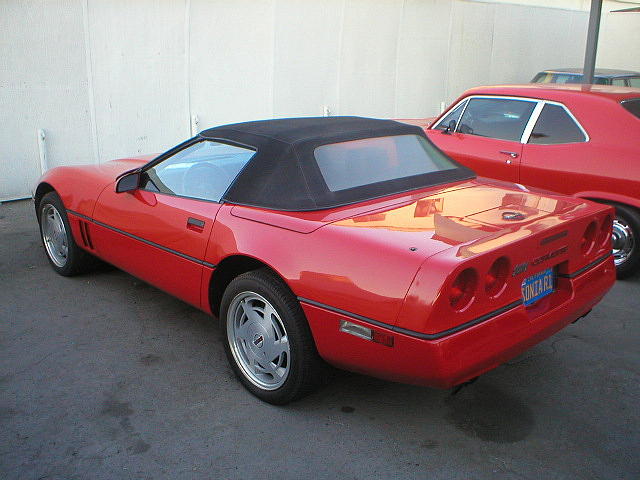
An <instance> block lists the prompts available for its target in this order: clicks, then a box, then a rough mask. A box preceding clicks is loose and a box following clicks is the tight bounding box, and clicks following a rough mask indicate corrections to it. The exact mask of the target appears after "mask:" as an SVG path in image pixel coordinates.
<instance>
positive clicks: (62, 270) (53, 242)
mask: <svg viewBox="0 0 640 480" xmlns="http://www.w3.org/2000/svg"><path fill="white" fill-rule="evenodd" d="M38 223H39V224H40V237H41V239H42V245H43V246H44V249H45V252H46V253H47V258H48V259H49V263H50V264H51V266H52V267H53V269H54V270H55V271H56V272H57V273H59V274H60V275H64V276H65V277H70V276H72V275H76V274H78V273H83V272H86V271H88V270H91V269H93V268H95V266H96V265H97V263H98V262H97V259H96V258H95V257H94V256H92V255H90V254H89V253H87V252H85V251H84V250H82V249H81V248H80V247H79V246H78V245H76V242H75V241H74V239H73V235H72V234H71V225H70V224H69V219H68V217H67V212H66V209H65V208H64V205H63V204H62V200H61V199H60V197H59V196H58V194H57V193H55V192H49V193H47V194H46V195H45V196H44V197H42V199H41V200H40V203H39V204H38Z"/></svg>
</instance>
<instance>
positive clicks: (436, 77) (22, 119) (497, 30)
mask: <svg viewBox="0 0 640 480" xmlns="http://www.w3.org/2000/svg"><path fill="white" fill-rule="evenodd" d="M586 24H587V13H586V12H584V11H570V10H558V9H550V8H537V7H528V6H518V5H504V4H500V5H496V4H491V3H478V2H466V1H458V0H456V1H450V0H404V1H403V0H324V1H321V2H320V1H315V0H234V1H228V0H182V1H170V0H136V1H133V2H132V1H125V0H81V1H71V0H40V1H36V0H30V1H24V0H22V1H18V0H5V1H3V2H1V3H0V32H2V37H1V38H0V57H1V58H2V65H1V66H0V68H1V76H0V105H1V106H2V108H1V110H0V124H1V125H2V127H1V128H0V165H1V168H0V173H1V174H0V200H6V199H11V198H18V197H24V196H27V195H29V193H30V190H31V188H32V186H33V184H34V182H35V181H36V179H37V178H38V176H39V175H40V161H39V156H38V143H37V139H36V134H37V130H38V129H43V130H44V131H45V134H46V140H45V142H46V152H47V156H48V162H49V166H50V167H52V166H57V165H71V164H80V163H90V162H102V161H105V160H108V159H111V158H115V157H118V156H124V155H129V154H136V153H152V152H159V151H162V150H164V149H167V148H169V147H170V146H172V145H174V144H176V143H178V142H179V141H181V140H183V139H185V138H187V137H189V136H190V135H191V132H192V130H194V129H196V128H197V129H200V130H201V129H204V128H206V127H208V126H212V125H216V124H220V123H226V122H234V121H242V120H252V119H258V118H269V117H284V116H296V115H321V114H322V113H323V108H324V107H326V108H328V109H329V110H330V112H331V114H336V115H337V114H356V115H369V116H378V117H404V118H408V117H424V116H431V115H434V114H436V113H437V112H438V111H439V108H440V104H441V102H449V101H451V100H452V99H453V98H455V97H456V96H457V95H458V94H459V93H461V92H462V90H464V89H465V88H468V87H470V86H473V85H477V84H483V83H504V82H526V81H528V80H529V79H530V78H531V77H532V75H533V74H534V73H535V72H536V71H537V70H540V69H542V68H547V67H556V66H573V65H580V64H581V62H582V56H583V51H584V37H585V32H586ZM637 43H638V42H636V44H637ZM196 121H197V123H196Z"/></svg>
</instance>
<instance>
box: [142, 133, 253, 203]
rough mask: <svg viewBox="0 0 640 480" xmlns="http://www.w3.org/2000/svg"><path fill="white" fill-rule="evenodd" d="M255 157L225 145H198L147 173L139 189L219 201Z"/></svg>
mask: <svg viewBox="0 0 640 480" xmlns="http://www.w3.org/2000/svg"><path fill="white" fill-rule="evenodd" d="M254 154H255V151H253V150H250V149H248V148H242V147H236V146H233V145H227V144H225V143H219V142H212V141H208V140H207V141H202V142H198V143H196V144H194V145H191V146H189V147H187V148H185V149H184V150H180V151H179V152H178V153H176V154H175V155H173V156H171V157H169V158H167V159H166V160H163V161H162V162H160V163H158V164H157V165H154V166H153V167H151V168H149V169H148V170H146V171H145V175H144V178H143V184H142V188H144V189H146V190H151V191H156V192H160V193H167V194H171V195H179V196H181V197H190V198H198V199H202V200H212V201H214V202H218V201H220V199H221V198H222V195H224V192H226V191H227V189H228V188H229V185H231V182H233V180H234V179H235V178H236V176H237V175H238V173H240V170H242V168H243V167H244V166H245V165H246V163H247V162H248V161H249V159H250V158H251V157H253V155H254Z"/></svg>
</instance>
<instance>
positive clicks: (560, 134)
mask: <svg viewBox="0 0 640 480" xmlns="http://www.w3.org/2000/svg"><path fill="white" fill-rule="evenodd" d="M584 141H586V138H585V136H584V133H582V130H580V128H579V127H578V125H576V122H574V121H573V119H572V118H571V117H570V116H569V114H567V112H566V111H565V109H564V108H562V107H561V106H560V105H552V104H550V103H548V104H546V105H545V106H544V108H543V109H542V112H541V113H540V116H539V117H538V121H537V122H536V126H535V127H534V128H533V131H532V132H531V136H530V137H529V143H535V144H539V145H551V144H555V143H575V142H584Z"/></svg>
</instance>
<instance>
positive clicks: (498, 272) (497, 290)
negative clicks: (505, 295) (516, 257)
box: [484, 257, 509, 297]
mask: <svg viewBox="0 0 640 480" xmlns="http://www.w3.org/2000/svg"><path fill="white" fill-rule="evenodd" d="M508 275H509V259H508V258H507V257H500V258H498V259H497V260H496V261H495V262H493V264H492V265H491V268H490V269H489V271H488V272H487V274H486V275H485V279H484V290H485V292H486V293H487V295H488V296H490V297H497V296H498V295H500V294H501V293H502V292H503V291H504V289H505V287H506V286H507V277H508Z"/></svg>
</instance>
